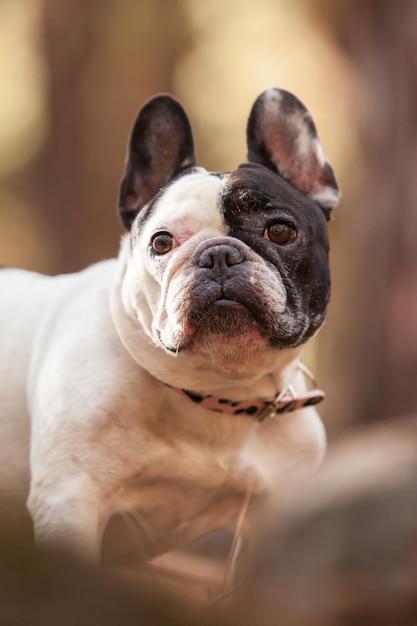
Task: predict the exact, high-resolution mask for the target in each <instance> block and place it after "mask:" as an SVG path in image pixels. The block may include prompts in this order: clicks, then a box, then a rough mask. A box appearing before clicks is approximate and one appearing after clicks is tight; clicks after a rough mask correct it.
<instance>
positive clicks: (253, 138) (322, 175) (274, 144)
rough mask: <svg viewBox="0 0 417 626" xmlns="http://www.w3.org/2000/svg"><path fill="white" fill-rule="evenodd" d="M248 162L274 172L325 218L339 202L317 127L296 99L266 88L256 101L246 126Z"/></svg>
mask: <svg viewBox="0 0 417 626" xmlns="http://www.w3.org/2000/svg"><path fill="white" fill-rule="evenodd" d="M247 142H248V160H249V161H251V162H253V163H261V164H262V165H265V166H266V167H268V168H269V169H272V170H273V171H275V172H277V173H278V174H280V175H281V176H283V177H284V178H286V179H287V180H288V181H289V182H290V183H292V184H293V185H294V186H295V187H297V188H298V189H299V190H300V191H302V192H303V193H305V194H306V195H308V196H310V197H311V198H313V200H315V201H316V202H317V204H318V205H319V206H320V207H321V208H322V210H323V212H324V214H325V216H326V219H329V217H330V213H331V211H332V209H334V207H335V206H336V205H337V203H338V202H339V199H340V193H339V188H338V186H337V183H336V179H335V176H334V173H333V169H332V167H331V165H330V163H329V162H328V161H327V160H326V159H325V157H324V154H323V149H322V146H321V143H320V140H319V138H318V135H317V130H316V126H315V124H314V121H313V118H312V117H311V115H310V113H309V111H308V110H307V109H306V107H305V106H304V105H303V103H302V102H300V100H298V98H296V97H295V96H294V95H293V94H291V93H289V92H288V91H284V90H283V89H267V90H266V91H264V92H263V93H261V95H260V96H259V97H258V98H257V100H256V101H255V103H254V105H253V107H252V110H251V112H250V115H249V120H248V126H247Z"/></svg>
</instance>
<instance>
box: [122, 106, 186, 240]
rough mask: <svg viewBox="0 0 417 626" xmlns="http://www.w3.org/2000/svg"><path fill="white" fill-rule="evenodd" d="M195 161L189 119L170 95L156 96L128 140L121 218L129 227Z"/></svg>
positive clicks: (145, 107) (137, 120) (141, 112)
mask: <svg viewBox="0 0 417 626" xmlns="http://www.w3.org/2000/svg"><path fill="white" fill-rule="evenodd" d="M194 164H195V157H194V141H193V135H192V130H191V126H190V122H189V120H188V117H187V115H186V113H185V111H184V109H183V108H182V106H181V105H180V103H179V102H177V101H176V100H175V99H174V98H172V97H171V96H168V95H164V94H163V95H160V96H156V97H155V98H152V99H151V100H149V101H148V102H147V103H146V104H145V105H144V106H143V107H142V109H141V110H140V111H139V114H138V117H137V119H136V122H135V124H134V126H133V130H132V134H131V136H130V141H129V150H128V160H127V165H126V172H125V176H124V178H123V181H122V184H121V188H120V195H119V210H120V218H121V220H122V222H123V224H124V226H125V227H126V228H127V229H128V230H130V228H131V225H132V222H133V220H134V219H135V217H136V215H137V214H138V212H139V211H140V210H141V209H142V208H143V207H144V206H145V205H146V204H147V203H148V202H149V201H150V200H152V198H154V196H155V195H156V194H157V193H158V192H159V190H160V189H162V188H163V187H164V186H165V185H166V184H167V183H168V182H169V181H172V180H173V179H174V178H175V177H176V176H178V175H179V174H182V173H184V172H187V170H189V168H190V167H193V166H194Z"/></svg>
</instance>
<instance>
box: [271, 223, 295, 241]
mask: <svg viewBox="0 0 417 626" xmlns="http://www.w3.org/2000/svg"><path fill="white" fill-rule="evenodd" d="M264 237H266V238H267V239H270V240H271V241H273V242H274V243H277V244H278V245H279V246H285V245H288V244H289V243H293V242H294V241H295V240H296V239H297V230H296V229H295V228H294V227H292V226H288V225H287V224H271V225H270V226H268V228H266V229H265V233H264Z"/></svg>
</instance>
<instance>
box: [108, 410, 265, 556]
mask: <svg viewBox="0 0 417 626" xmlns="http://www.w3.org/2000/svg"><path fill="white" fill-rule="evenodd" d="M210 417H211V418H212V416H210ZM214 417H215V418H217V417H220V419H223V418H226V419H228V417H227V416H217V415H214ZM237 426H238V425H237V424H235V428H236V427H237ZM214 430H215V429H214V428H213V429H212V434H213V432H214ZM220 430H221V428H220ZM237 431H239V428H237ZM217 435H218V437H217V441H216V440H214V439H215V438H213V440H211V441H203V440H200V441H198V440H196V438H195V437H186V436H179V437H175V439H171V438H170V437H165V438H164V437H160V438H154V439H152V438H150V439H149V441H148V445H147V448H148V454H147V455H146V456H147V458H142V459H141V462H140V464H139V465H140V469H138V471H137V473H136V474H135V475H132V476H130V477H129V478H128V479H126V480H124V481H123V484H122V485H121V487H120V489H119V490H118V492H117V497H116V498H115V500H114V508H115V512H116V513H117V512H118V511H119V512H120V511H124V512H127V513H128V514H129V516H130V518H131V519H133V520H135V521H136V522H137V524H138V525H139V526H140V528H141V542H142V543H143V534H145V535H146V537H145V543H146V544H147V545H148V550H149V551H150V553H155V552H162V551H166V550H169V549H171V548H172V547H175V546H178V545H182V544H185V543H188V542H190V541H192V540H193V539H195V538H197V537H199V536H200V535H202V534H204V533H206V532H209V531H210V530H213V529H216V528H231V529H232V528H233V527H234V526H235V524H236V520H237V517H238V514H239V511H240V508H241V506H242V502H243V499H244V496H245V492H246V490H247V487H248V484H249V483H250V481H251V480H252V479H253V478H255V479H256V481H257V486H258V490H259V491H262V486H263V485H262V478H261V476H260V475H259V474H258V473H257V472H256V471H255V468H254V466H252V467H251V466H250V464H249V463H248V458H247V451H246V445H245V439H244V438H242V433H240V436H238V435H236V436H235V437H230V436H228V433H227V432H226V433H223V436H221V434H220V433H217ZM138 515H139V517H137V516H138Z"/></svg>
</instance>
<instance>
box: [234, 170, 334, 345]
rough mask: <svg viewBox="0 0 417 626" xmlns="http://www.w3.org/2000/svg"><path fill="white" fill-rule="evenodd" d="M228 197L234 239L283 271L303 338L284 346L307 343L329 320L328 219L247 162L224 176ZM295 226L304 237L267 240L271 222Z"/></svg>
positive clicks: (283, 341)
mask: <svg viewBox="0 0 417 626" xmlns="http://www.w3.org/2000/svg"><path fill="white" fill-rule="evenodd" d="M224 179H225V182H226V185H225V190H224V193H223V198H222V206H223V213H224V219H225V222H226V224H227V225H228V228H229V231H228V235H229V236H231V237H235V238H237V239H240V240H241V241H242V242H244V243H245V244H246V245H248V246H249V247H250V248H252V249H253V250H255V252H257V253H258V254H259V255H260V256H262V257H263V258H264V259H265V260H266V261H267V262H268V263H270V265H271V266H272V267H273V268H274V269H275V270H276V271H277V272H279V274H280V276H281V278H282V280H283V282H284V286H285V289H286V291H287V299H288V301H287V311H286V313H287V314H290V315H291V318H292V319H293V320H294V329H295V328H298V329H301V328H302V329H303V330H302V331H298V333H299V334H298V335H297V336H288V337H287V338H285V337H280V338H279V342H277V343H279V345H280V347H283V346H285V345H288V346H290V345H291V346H294V345H298V344H300V343H303V342H304V341H306V340H307V339H308V338H309V337H310V336H311V335H313V334H314V332H315V331H316V330H317V329H318V328H319V327H320V325H321V324H322V322H323V320H324V315H325V310H326V305H327V303H328V300H329V293H330V271H329V265H328V252H329V244H328V237H327V229H326V222H325V217H324V215H323V212H322V210H321V208H320V207H319V206H318V204H317V203H316V202H314V200H312V199H311V198H309V197H308V196H306V195H305V194H303V193H302V192H300V191H299V190H298V189H297V188H296V187H294V186H293V185H291V183H289V182H287V181H286V180H285V179H284V178H282V177H281V176H279V175H277V174H274V173H273V172H272V171H270V170H269V169H268V168H266V167H264V166H262V165H258V164H244V165H242V166H240V167H239V168H238V169H237V170H235V171H234V172H232V173H230V174H226V175H225V176H224ZM276 222H278V223H280V222H282V223H284V224H287V225H291V226H293V227H295V228H296V229H297V231H298V237H297V239H296V241H295V242H293V243H291V244H289V245H278V244H275V243H274V242H272V241H270V240H269V239H266V238H265V237H264V233H265V229H266V228H267V227H268V225H270V224H271V223H276Z"/></svg>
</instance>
